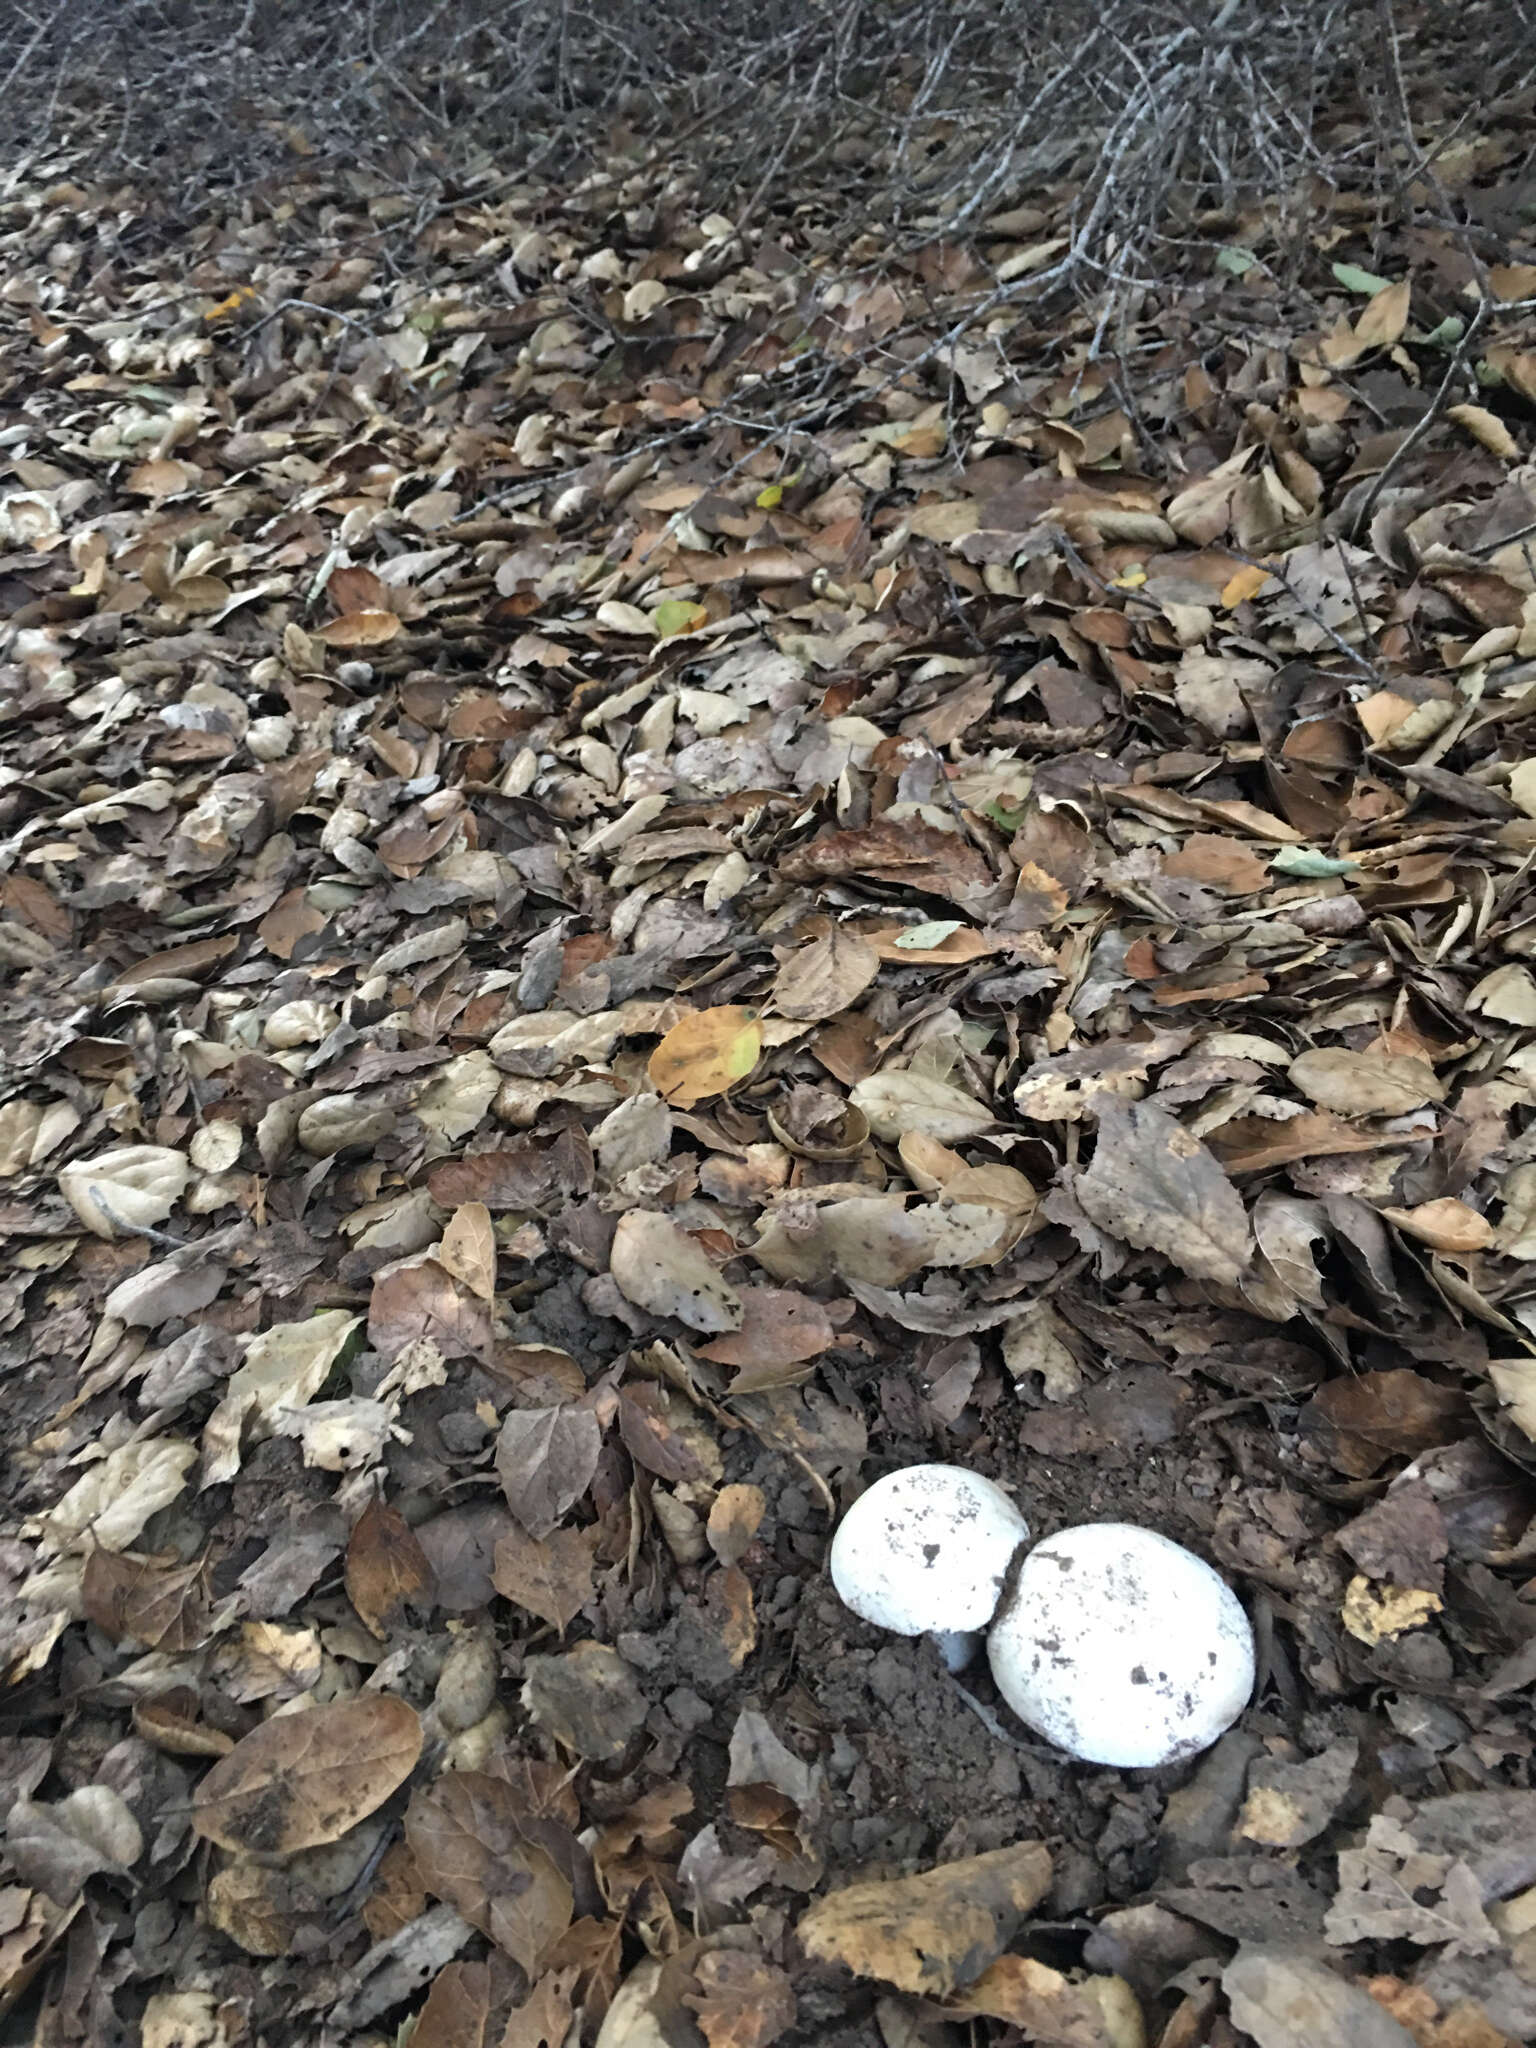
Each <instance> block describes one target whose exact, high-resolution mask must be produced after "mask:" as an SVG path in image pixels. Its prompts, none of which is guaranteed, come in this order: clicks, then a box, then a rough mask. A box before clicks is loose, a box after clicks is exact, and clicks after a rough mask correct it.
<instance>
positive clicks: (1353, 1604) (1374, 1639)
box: [1339, 1576, 1445, 1650]
mask: <svg viewBox="0 0 1536 2048" xmlns="http://www.w3.org/2000/svg"><path fill="white" fill-rule="evenodd" d="M1444 1605H1445V1602H1444V1601H1443V1600H1442V1599H1441V1598H1440V1595H1439V1594H1438V1593H1431V1592H1429V1591H1428V1590H1427V1589H1425V1588H1424V1587H1422V1586H1380V1585H1375V1584H1373V1582H1372V1581H1371V1580H1370V1579H1368V1578H1365V1577H1363V1576H1357V1577H1355V1578H1353V1579H1351V1580H1350V1582H1349V1584H1348V1585H1347V1586H1346V1587H1345V1589H1344V1604H1343V1606H1342V1607H1341V1608H1340V1610H1339V1619H1340V1620H1341V1621H1342V1622H1343V1624H1344V1626H1345V1628H1346V1629H1348V1631H1349V1633H1350V1634H1351V1635H1352V1636H1353V1637H1354V1638H1355V1641H1356V1642H1358V1643H1364V1644H1365V1645H1366V1647H1367V1648H1368V1649H1372V1650H1374V1649H1375V1648H1376V1645H1377V1644H1378V1643H1390V1642H1395V1641H1396V1639H1397V1638H1398V1637H1399V1636H1401V1635H1406V1634H1407V1633H1408V1631H1409V1630H1410V1629H1415V1628H1422V1627H1423V1626H1424V1624H1425V1622H1426V1621H1428V1620H1429V1619H1430V1617H1431V1616H1432V1615H1436V1614H1438V1613H1439V1612H1440V1610H1441V1609H1442V1608H1443V1607H1444Z"/></svg>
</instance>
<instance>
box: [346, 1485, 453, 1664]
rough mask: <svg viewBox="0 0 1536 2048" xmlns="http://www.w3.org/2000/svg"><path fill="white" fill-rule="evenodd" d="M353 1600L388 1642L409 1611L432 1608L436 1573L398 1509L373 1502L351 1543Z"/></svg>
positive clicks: (366, 1623) (348, 1571)
mask: <svg viewBox="0 0 1536 2048" xmlns="http://www.w3.org/2000/svg"><path fill="white" fill-rule="evenodd" d="M346 1584H347V1598H348V1599H349V1600H350V1601H351V1602H352V1605H353V1606H354V1607H355V1608H356V1609H357V1613H358V1617H359V1619H360V1620H361V1621H362V1623H363V1625H364V1626H365V1627H366V1628H368V1629H369V1630H371V1632H372V1633H373V1634H374V1635H376V1636H378V1637H380V1638H383V1637H384V1636H387V1635H388V1633H389V1631H390V1630H391V1628H393V1627H394V1625H395V1623H396V1622H397V1621H399V1620H400V1618H401V1616H402V1615H403V1614H404V1612H405V1609H406V1608H407V1606H409V1605H412V1604H416V1603H419V1604H420V1605H422V1606H427V1605H428V1604H430V1600H431V1595H432V1588H433V1573H432V1567H431V1565H430V1564H429V1563H428V1562H427V1554H426V1552H425V1551H424V1550H423V1549H422V1547H421V1544H420V1543H419V1542H418V1540H417V1537H416V1532H415V1531H414V1530H413V1529H412V1528H411V1526H410V1524H409V1523H408V1522H407V1521H406V1519H405V1517H404V1516H403V1515H402V1514H401V1513H400V1512H399V1511H398V1509H396V1508H391V1507H386V1506H385V1505H384V1503H383V1501H380V1500H374V1501H370V1502H369V1503H368V1505H367V1507H366V1508H364V1510H363V1512H362V1513H361V1514H360V1515H359V1516H358V1518H357V1522H356V1524H355V1526H354V1527H353V1530H352V1534H351V1536H350V1538H349V1539H348V1542H347V1560H346Z"/></svg>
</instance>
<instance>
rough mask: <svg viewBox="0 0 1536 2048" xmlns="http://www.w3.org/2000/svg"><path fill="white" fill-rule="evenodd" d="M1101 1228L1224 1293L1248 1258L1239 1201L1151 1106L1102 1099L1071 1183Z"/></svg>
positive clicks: (1191, 1142)
mask: <svg viewBox="0 0 1536 2048" xmlns="http://www.w3.org/2000/svg"><path fill="white" fill-rule="evenodd" d="M1076 1194H1077V1199H1078V1201H1079V1203H1081V1205H1082V1207H1083V1209H1084V1210H1085V1211H1086V1212H1087V1214H1088V1215H1089V1216H1090V1217H1091V1218H1092V1220H1093V1221H1094V1222H1095V1223H1097V1224H1098V1225H1099V1227H1100V1229H1102V1230H1107V1231H1109V1232H1110V1233H1111V1234H1112V1235H1114V1236H1116V1237H1123V1238H1124V1239H1125V1241H1126V1243H1127V1244H1132V1245H1135V1246H1137V1247H1138V1248H1139V1249H1140V1250H1143V1251H1149V1250H1150V1251H1158V1252H1161V1253H1163V1255H1164V1256H1165V1257H1167V1258H1170V1259H1172V1260H1173V1262H1174V1264H1175V1265H1176V1266H1178V1267H1180V1268H1181V1269H1182V1270H1183V1271H1184V1272H1186V1273H1188V1274H1190V1275H1191V1277H1192V1278H1194V1279H1197V1280H1217V1281H1220V1282H1221V1283H1222V1284H1223V1285H1225V1286H1228V1287H1231V1286H1233V1285H1235V1284H1236V1282H1237V1280H1238V1279H1239V1278H1240V1276H1241V1274H1242V1272H1243V1269H1244V1267H1245V1266H1246V1265H1247V1264H1248V1261H1249V1258H1250V1256H1251V1255H1252V1249H1253V1237H1252V1232H1251V1230H1250V1228H1249V1223H1248V1217H1247V1214H1246V1212H1245V1210H1244V1208H1243V1203H1242V1198H1241V1196H1240V1195H1239V1194H1238V1192H1237V1190H1236V1188H1234V1187H1233V1185H1232V1183H1231V1181H1230V1180H1228V1178H1227V1176H1226V1174H1225V1173H1224V1172H1223V1171H1222V1169H1221V1168H1220V1167H1219V1166H1218V1165H1217V1163H1216V1161H1215V1160H1214V1159H1213V1158H1212V1157H1211V1155H1210V1153H1209V1152H1208V1151H1207V1150H1206V1148H1205V1147H1204V1146H1203V1145H1202V1144H1201V1143H1200V1141H1199V1140H1198V1139H1197V1138H1192V1137H1191V1136H1190V1135H1189V1133H1188V1132H1187V1131H1186V1130H1185V1129H1184V1128H1183V1126H1182V1125H1181V1124H1179V1123H1178V1122H1177V1121H1176V1120H1175V1119H1174V1118H1173V1117H1171V1116H1170V1115H1169V1114H1168V1112H1167V1111H1166V1110H1164V1109H1160V1108H1158V1106H1157V1105H1156V1104H1155V1103H1150V1102H1138V1103H1126V1102H1122V1101H1120V1100H1119V1099H1118V1098H1116V1097H1113V1096H1110V1097H1106V1098H1105V1099H1104V1100H1103V1101H1102V1102H1101V1103H1100V1107H1099V1134H1098V1143H1097V1145H1096V1147H1095V1150H1094V1155H1093V1164H1092V1165H1091V1166H1090V1167H1089V1169H1088V1171H1087V1172H1086V1173H1084V1174H1080V1175H1079V1176H1078V1179H1077V1186H1076Z"/></svg>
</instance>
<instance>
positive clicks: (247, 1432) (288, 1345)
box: [202, 1308, 362, 1486]
mask: <svg viewBox="0 0 1536 2048" xmlns="http://www.w3.org/2000/svg"><path fill="white" fill-rule="evenodd" d="M361 1325H362V1317H361V1316H355V1315H349V1314H348V1313H347V1312H346V1310H345V1309H339V1308H333V1309H326V1310H325V1311H323V1313H321V1314H320V1315H317V1316H312V1317H310V1319H309V1320H308V1321H307V1322H302V1323H276V1324H274V1325H273V1327H272V1328H271V1329H270V1330H265V1331H263V1332H262V1334H261V1335H260V1336H259V1337H253V1338H252V1339H251V1341H250V1343H249V1344H248V1345H247V1346H246V1352H245V1362H244V1364H243V1365H242V1366H241V1367H240V1369H239V1371H238V1372H235V1373H232V1374H231V1375H230V1378H229V1382H228V1384H227V1385H226V1387H225V1389H224V1395H223V1398H222V1399H221V1400H220V1402H219V1405H218V1407H217V1408H215V1409H214V1411H213V1413H212V1415H211V1416H210V1417H209V1418H208V1424H207V1427H206V1428H205V1429H204V1431H203V1473H202V1483H203V1485H204V1486H215V1485H217V1484H218V1483H219V1482H220V1481H221V1480H225V1479H229V1478H232V1477H233V1476H234V1474H235V1473H236V1472H237V1471H238V1470H239V1469H240V1446H241V1440H242V1438H243V1437H246V1436H249V1437H250V1438H251V1439H252V1440H258V1439H259V1438H260V1437H261V1436H263V1435H264V1434H267V1433H269V1432H270V1429H271V1425H272V1418H273V1417H274V1415H275V1414H276V1413H277V1411H278V1410H279V1409H293V1408H302V1407H303V1406H304V1405H305V1403H306V1402H308V1401H311V1400H313V1399H314V1397H315V1395H316V1394H318V1393H319V1391H320V1389H321V1388H322V1387H323V1386H324V1385H325V1383H326V1381H327V1379H329V1377H330V1375H331V1371H332V1368H333V1367H334V1366H335V1365H336V1363H337V1361H338V1360H339V1359H340V1357H341V1355H342V1353H343V1352H344V1351H345V1350H346V1348H347V1345H348V1344H349V1343H350V1342H351V1340H352V1336H353V1333H354V1331H356V1330H358V1329H359V1328H360V1327H361Z"/></svg>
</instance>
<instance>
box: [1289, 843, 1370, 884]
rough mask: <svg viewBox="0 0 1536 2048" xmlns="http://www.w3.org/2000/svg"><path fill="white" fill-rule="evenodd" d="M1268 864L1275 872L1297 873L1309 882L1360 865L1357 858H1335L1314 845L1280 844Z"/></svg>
mask: <svg viewBox="0 0 1536 2048" xmlns="http://www.w3.org/2000/svg"><path fill="white" fill-rule="evenodd" d="M1269 864H1270V866H1271V867H1272V868H1273V869H1274V870H1275V872H1276V874H1279V875H1299V876H1300V877H1301V878H1302V880H1303V881H1309V882H1317V881H1322V880H1323V879H1324V878H1325V877H1327V876H1330V875H1347V874H1348V873H1349V872H1350V870H1351V869H1352V868H1357V867H1359V865H1360V863H1359V861H1357V860H1335V859H1334V858H1333V856H1332V854H1328V853H1319V852H1318V850H1317V848H1316V847H1315V846H1282V847H1281V849H1280V851H1279V852H1278V853H1277V854H1275V855H1274V857H1273V858H1272V859H1271V861H1270V863H1269Z"/></svg>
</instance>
